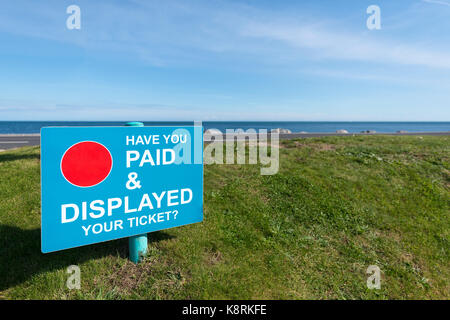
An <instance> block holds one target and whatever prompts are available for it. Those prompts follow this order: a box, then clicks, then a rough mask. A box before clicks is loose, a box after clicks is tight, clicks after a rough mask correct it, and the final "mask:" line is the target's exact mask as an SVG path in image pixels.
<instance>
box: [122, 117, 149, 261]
mask: <svg viewBox="0 0 450 320" xmlns="http://www.w3.org/2000/svg"><path fill="white" fill-rule="evenodd" d="M125 126H127V127H143V126H144V124H143V123H142V122H137V121H133V122H127V123H126V124H125ZM147 245H148V242H147V234H146V233H144V234H140V235H137V236H132V237H129V238H128V247H129V251H130V260H131V261H132V262H134V263H138V262H139V261H140V260H141V258H142V257H143V256H145V255H147Z"/></svg>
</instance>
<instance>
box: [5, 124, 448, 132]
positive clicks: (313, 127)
mask: <svg viewBox="0 0 450 320" xmlns="http://www.w3.org/2000/svg"><path fill="white" fill-rule="evenodd" d="M125 122H126V121H123V122H119V121H0V134H39V132H40V129H41V128H42V127H47V126H122V125H123V124H124V123H125ZM143 122H144V124H145V125H146V126H182V125H193V121H143ZM202 124H203V127H204V129H205V130H208V129H218V130H220V131H222V132H225V131H226V129H243V130H247V129H256V130H260V129H267V130H268V131H269V132H270V131H271V130H273V129H286V130H289V131H291V132H292V133H336V132H337V131H339V130H345V131H347V132H348V133H362V132H367V133H396V132H403V133H413V132H414V133H419V132H449V131H450V121H442V122H394V121H393V122H369V121H204V122H203V123H202Z"/></svg>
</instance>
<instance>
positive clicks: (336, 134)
mask: <svg viewBox="0 0 450 320" xmlns="http://www.w3.org/2000/svg"><path fill="white" fill-rule="evenodd" d="M219 134H220V133H218V135H219ZM223 134H224V133H223V132H222V135H223ZM267 134H268V135H271V134H272V133H271V132H270V131H268V132H267ZM278 134H279V135H280V136H293V135H296V136H297V135H302V136H313V135H320V136H350V135H421V134H422V135H436V136H442V135H450V131H414V132H413V131H411V132H408V131H405V132H348V133H341V132H290V133H278ZM203 135H204V136H213V135H214V134H206V133H203ZM237 135H253V134H252V133H250V134H248V133H242V134H237ZM13 136H16V137H40V136H41V134H40V133H0V138H2V137H13Z"/></svg>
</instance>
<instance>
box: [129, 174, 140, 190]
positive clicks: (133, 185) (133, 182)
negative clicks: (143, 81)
mask: <svg viewBox="0 0 450 320" xmlns="http://www.w3.org/2000/svg"><path fill="white" fill-rule="evenodd" d="M137 176H138V175H137V173H136V172H131V173H130V174H128V181H127V184H126V187H127V189H128V190H133V189H136V188H138V189H140V188H141V182H140V181H136V179H137Z"/></svg>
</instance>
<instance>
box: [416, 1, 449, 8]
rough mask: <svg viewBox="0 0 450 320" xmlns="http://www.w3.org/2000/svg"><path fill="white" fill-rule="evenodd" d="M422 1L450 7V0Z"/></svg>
mask: <svg viewBox="0 0 450 320" xmlns="http://www.w3.org/2000/svg"><path fill="white" fill-rule="evenodd" d="M422 1H423V2H428V3H434V4H440V5H443V6H448V7H450V2H447V1H443V0H422Z"/></svg>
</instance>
